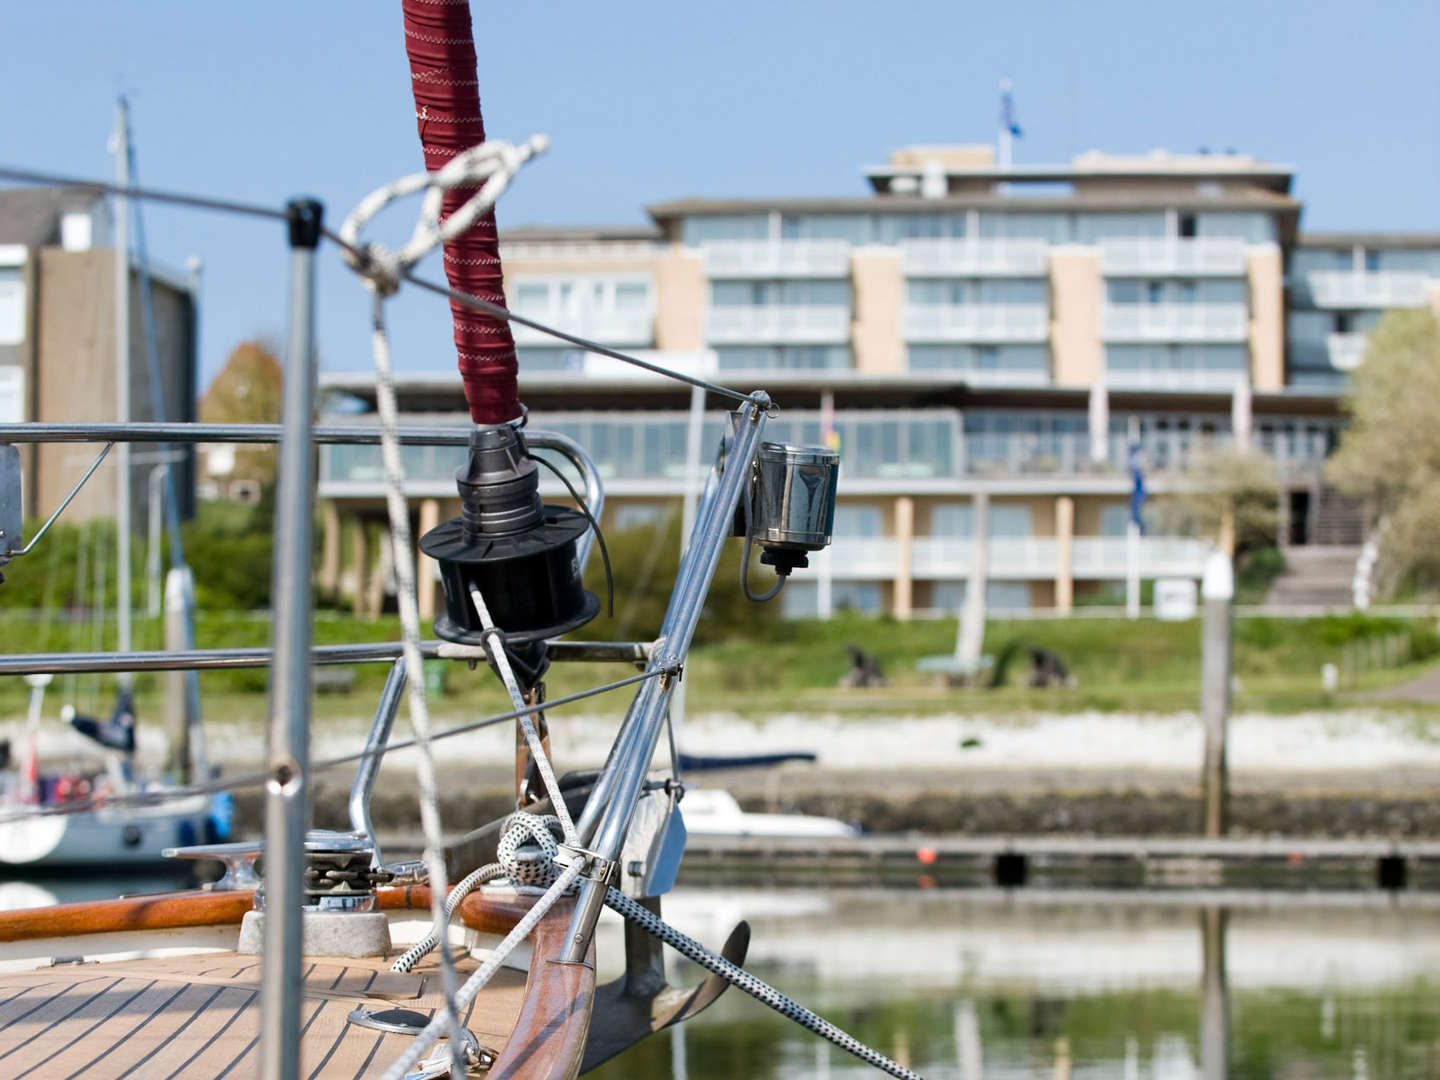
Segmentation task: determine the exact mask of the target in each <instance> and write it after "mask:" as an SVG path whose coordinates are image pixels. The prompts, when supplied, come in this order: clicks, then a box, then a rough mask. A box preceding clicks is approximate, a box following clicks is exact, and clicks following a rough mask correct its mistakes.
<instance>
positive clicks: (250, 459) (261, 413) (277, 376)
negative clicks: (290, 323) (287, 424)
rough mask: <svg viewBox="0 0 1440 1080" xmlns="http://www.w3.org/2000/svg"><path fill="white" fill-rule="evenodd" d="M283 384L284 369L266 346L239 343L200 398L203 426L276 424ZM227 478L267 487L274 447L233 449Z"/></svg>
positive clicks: (271, 479) (271, 475) (270, 480)
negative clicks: (231, 467)
mask: <svg viewBox="0 0 1440 1080" xmlns="http://www.w3.org/2000/svg"><path fill="white" fill-rule="evenodd" d="M284 382H285V373H284V370H283V369H282V368H281V366H280V362H279V361H278V360H276V359H275V353H274V352H273V351H272V350H271V348H270V347H269V346H268V345H266V344H265V343H264V342H260V341H245V342H242V343H241V344H239V345H237V346H236V347H235V350H234V351H233V352H232V353H231V354H230V358H229V359H228V360H226V361H225V366H224V367H223V368H221V369H220V374H218V375H216V376H215V381H214V382H212V383H211V384H210V389H209V390H207V391H205V396H204V397H203V398H201V399H200V419H201V421H202V422H204V423H207V424H278V423H279V422H280V410H281V399H282V394H283V388H284ZM230 476H231V479H234V480H253V481H255V482H256V483H258V484H259V485H260V486H261V487H262V488H269V486H270V485H271V484H272V483H274V480H275V447H274V446H243V445H242V446H237V447H235V467H234V470H233V471H232V472H231V474H230Z"/></svg>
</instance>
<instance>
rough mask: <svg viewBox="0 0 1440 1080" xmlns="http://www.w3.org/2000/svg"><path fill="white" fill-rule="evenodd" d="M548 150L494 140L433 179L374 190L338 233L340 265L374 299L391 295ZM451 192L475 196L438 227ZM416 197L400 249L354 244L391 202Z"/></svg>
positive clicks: (412, 178) (536, 143) (537, 138)
mask: <svg viewBox="0 0 1440 1080" xmlns="http://www.w3.org/2000/svg"><path fill="white" fill-rule="evenodd" d="M549 146H550V140H549V139H548V138H546V137H545V136H544V135H532V136H531V137H530V138H529V139H527V140H526V141H525V142H523V143H521V144H520V145H519V146H513V145H511V144H510V143H507V142H501V141H499V140H496V141H492V142H483V143H480V144H479V145H477V146H472V147H470V149H468V150H464V151H461V152H460V153H458V154H456V155H455V156H454V157H453V158H451V159H450V161H449V162H447V163H446V164H445V166H444V167H443V168H441V169H438V170H436V171H435V172H433V173H424V172H421V173H412V174H411V175H409V176H402V177H401V178H400V179H398V180H396V181H394V182H393V183H389V184H386V185H385V186H384V187H379V188H376V189H375V190H374V191H372V192H371V193H370V194H369V195H366V196H365V197H364V198H363V199H361V200H360V202H359V203H357V204H356V206H355V209H354V210H352V211H350V216H349V217H347V218H346V219H345V223H344V224H343V225H342V226H341V227H340V241H341V243H342V244H343V245H344V247H345V263H346V265H347V266H349V267H350V269H352V270H354V271H355V272H356V273H357V274H359V275H361V276H362V277H363V278H365V280H366V282H367V283H368V284H369V285H370V286H371V287H372V288H373V289H374V290H375V291H376V292H377V293H378V294H379V295H380V296H392V295H394V293H395V292H396V290H398V289H399V288H400V279H401V278H403V277H404V276H405V275H406V273H408V272H409V270H410V268H411V267H412V266H414V265H415V264H416V263H418V262H419V261H420V260H421V259H423V258H424V257H425V256H426V255H428V254H430V252H432V251H434V250H435V249H436V248H437V247H440V246H441V245H443V244H445V243H447V242H449V241H451V240H453V239H455V238H456V237H457V236H459V235H460V234H461V233H463V232H465V231H466V230H467V229H469V228H470V227H471V226H472V225H474V224H475V223H476V222H477V221H479V220H480V218H481V217H482V216H483V215H484V214H485V212H486V211H487V210H489V209H490V208H491V207H493V206H494V205H495V200H496V199H498V198H499V197H500V193H501V192H503V191H504V190H505V188H506V186H507V185H508V184H509V183H510V179H511V177H513V176H514V175H515V174H516V173H517V172H519V171H520V167H521V166H522V165H524V164H525V163H526V162H527V161H529V160H530V159H531V158H532V157H534V156H535V155H536V154H542V153H544V152H545V150H546V149H548V148H549ZM453 188H477V190H476V192H475V194H474V195H472V196H471V197H470V198H469V199H468V200H467V201H466V202H465V203H464V205H462V206H461V207H460V209H458V210H456V211H455V212H454V213H453V214H451V215H450V216H449V217H447V218H446V219H445V221H444V223H443V224H442V223H441V222H440V209H441V203H442V201H443V200H444V198H445V193H446V192H447V191H450V190H452V189H453ZM418 192H424V193H425V197H424V199H423V200H422V201H421V203H420V214H419V217H418V218H417V219H416V221H415V228H414V229H413V230H412V231H411V233H410V239H409V240H408V241H407V242H406V244H405V246H404V247H403V248H401V249H400V250H399V251H397V252H391V251H389V250H388V249H386V248H384V247H382V246H381V245H379V244H362V243H361V242H360V230H361V229H363V228H364V227H365V226H366V225H368V224H369V223H370V219H371V218H373V217H374V216H375V215H376V214H378V213H379V212H380V211H381V210H383V209H385V207H387V206H389V205H390V204H391V203H392V202H395V201H396V200H398V199H403V198H405V197H406V196H408V195H414V194H416V193H418Z"/></svg>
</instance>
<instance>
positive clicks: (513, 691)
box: [470, 585, 579, 845]
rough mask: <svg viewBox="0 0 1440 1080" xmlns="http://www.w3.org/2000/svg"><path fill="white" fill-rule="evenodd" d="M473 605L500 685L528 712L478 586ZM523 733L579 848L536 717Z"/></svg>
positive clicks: (526, 719)
mask: <svg viewBox="0 0 1440 1080" xmlns="http://www.w3.org/2000/svg"><path fill="white" fill-rule="evenodd" d="M470 601H471V603H473V604H474V605H475V613H476V614H477V615H479V616H480V625H481V626H483V627H485V638H484V644H485V651H486V652H487V653H489V655H490V662H491V663H493V664H494V665H495V670H496V671H498V672H499V673H500V681H501V682H503V683H504V684H505V689H506V690H507V691H509V693H510V700H511V701H512V702H513V703H514V705H515V708H517V709H523V708H525V706H526V704H527V702H526V701H525V698H524V696H523V695H522V694H521V693H520V685H519V683H517V682H516V680H515V672H514V671H513V670H512V669H511V667H510V657H509V656H507V655H506V653H505V643H504V640H503V639H502V638H501V637H500V635H499V633H497V632H496V629H495V620H494V619H492V618H491V617H490V609H489V608H488V607H487V606H486V605H485V597H484V596H482V595H481V594H480V590H479V588H477V587H476V586H474V585H471V586H470ZM520 730H521V731H523V732H524V733H525V742H526V744H527V745H528V746H529V747H530V758H531V760H533V761H534V762H535V767H536V768H537V769H539V770H540V777H541V779H542V780H544V781H545V793H546V794H547V795H549V796H550V808H551V809H552V810H553V811H554V812H555V817H556V818H558V819H559V821H560V831H561V833H562V834H563V835H564V837H565V843H567V844H570V845H575V844H577V843H578V842H579V841H578V839H577V836H576V833H575V823H574V822H573V821H571V820H570V808H569V807H567V806H566V805H565V799H564V797H563V796H562V795H561V794H560V782H559V781H558V780H557V779H556V778H555V768H554V766H552V765H551V764H550V758H549V756H548V755H547V754H546V753H545V744H544V743H543V742H541V741H540V733H539V732H538V731H536V730H535V723H534V720H533V714H531V713H525V714H524V715H522V716H521V717H520Z"/></svg>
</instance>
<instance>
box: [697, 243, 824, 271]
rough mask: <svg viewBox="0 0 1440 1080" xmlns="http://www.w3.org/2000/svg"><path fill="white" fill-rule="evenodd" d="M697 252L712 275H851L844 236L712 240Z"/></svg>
mask: <svg viewBox="0 0 1440 1080" xmlns="http://www.w3.org/2000/svg"><path fill="white" fill-rule="evenodd" d="M700 253H701V255H702V257H703V258H704V259H705V273H706V274H707V275H709V276H710V277H712V278H732V277H734V278H776V277H829V278H837V277H843V278H848V277H849V276H850V245H849V244H848V243H846V242H845V241H844V240H715V241H711V242H710V243H707V244H702V245H701V247H700Z"/></svg>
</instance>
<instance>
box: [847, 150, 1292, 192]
mask: <svg viewBox="0 0 1440 1080" xmlns="http://www.w3.org/2000/svg"><path fill="white" fill-rule="evenodd" d="M862 171H863V172H864V174H865V177H866V178H867V179H868V180H869V181H870V183H871V184H872V185H873V186H874V187H875V189H876V191H881V192H883V191H884V190H885V188H886V187H887V186H888V184H889V181H890V180H891V179H893V178H894V177H897V176H915V177H919V176H922V175H924V172H925V168H924V166H923V165H920V164H916V165H901V166H895V165H867V166H865V168H864V169H863V170H862ZM940 172H941V173H942V174H943V175H944V176H945V177H947V178H953V179H956V180H963V181H981V182H993V183H997V184H1004V183H1014V184H1047V183H1050V184H1053V183H1079V184H1084V183H1086V182H1087V181H1093V180H1102V181H1112V180H1134V181H1137V182H1141V183H1163V182H1166V181H1168V182H1171V183H1173V182H1175V181H1177V180H1180V181H1187V182H1197V183H1204V182H1206V181H1214V182H1217V183H1225V182H1233V181H1236V180H1240V181H1248V182H1250V183H1253V184H1256V185H1257V186H1260V187H1264V188H1266V189H1268V190H1271V191H1276V192H1281V193H1284V192H1288V191H1289V190H1290V182H1291V180H1292V179H1293V177H1294V175H1295V170H1294V169H1293V168H1291V167H1290V166H1288V165H1269V164H1266V163H1265V162H1258V161H1253V160H1240V161H1236V160H1234V159H1227V158H1226V157H1225V156H1224V155H1214V156H1211V157H1206V156H1204V155H1193V156H1185V157H1169V158H1155V159H1153V160H1147V159H1143V158H1140V159H1134V158H1125V159H1118V160H1115V161H1114V162H1113V163H1102V164H1098V165H1010V166H1008V167H1000V166H995V165H990V166H981V167H975V168H965V167H955V166H948V167H947V166H945V165H944V164H943V163H942V165H941V169H940Z"/></svg>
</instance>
